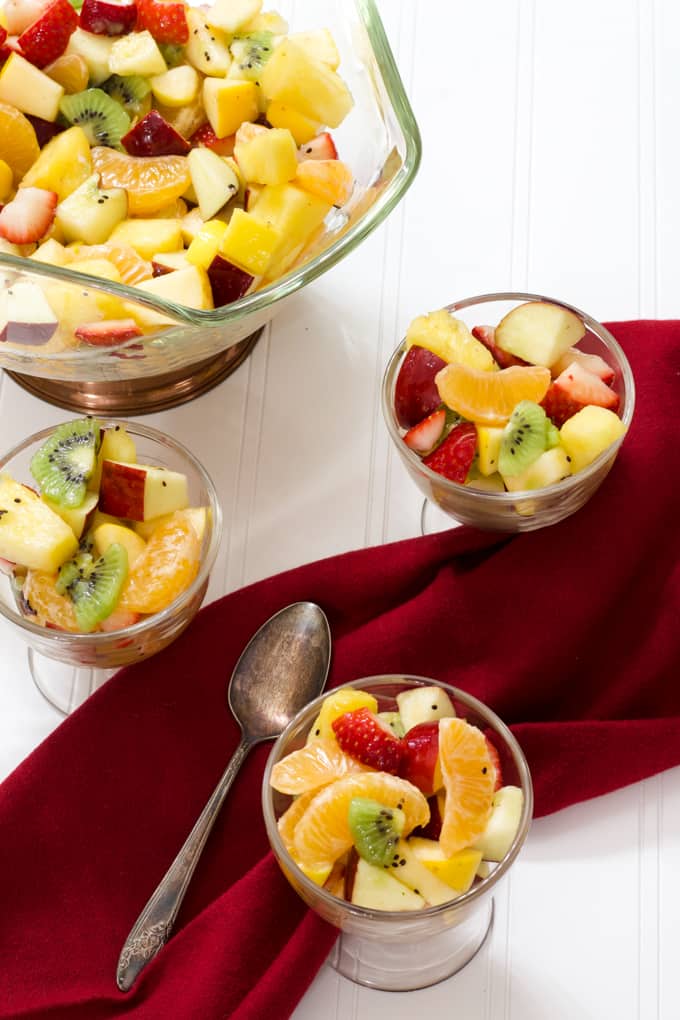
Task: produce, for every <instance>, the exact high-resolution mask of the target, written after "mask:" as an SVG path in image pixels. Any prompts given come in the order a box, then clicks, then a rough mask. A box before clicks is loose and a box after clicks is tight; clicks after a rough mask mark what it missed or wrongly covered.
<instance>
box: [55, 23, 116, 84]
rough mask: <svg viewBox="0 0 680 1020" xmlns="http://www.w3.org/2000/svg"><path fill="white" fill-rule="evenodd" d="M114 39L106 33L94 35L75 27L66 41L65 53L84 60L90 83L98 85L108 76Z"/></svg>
mask: <svg viewBox="0 0 680 1020" xmlns="http://www.w3.org/2000/svg"><path fill="white" fill-rule="evenodd" d="M113 43H114V39H113V37H111V36H108V35H95V34H94V33H93V32H85V31H84V30H83V29H82V28H77V29H76V30H75V32H74V33H73V35H72V36H71V38H70V39H69V41H68V46H67V47H66V55H67V56H68V55H69V54H71V53H75V54H77V55H78V56H79V57H82V59H83V60H84V61H85V63H86V65H87V70H88V73H89V77H90V85H100V84H101V83H102V82H103V81H106V79H107V78H108V77H109V76H110V74H111V70H110V68H109V59H110V57H111V50H112V48H113Z"/></svg>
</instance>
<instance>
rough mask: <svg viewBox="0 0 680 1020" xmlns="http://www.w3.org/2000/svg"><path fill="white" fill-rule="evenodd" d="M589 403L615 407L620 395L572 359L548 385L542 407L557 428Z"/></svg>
mask: <svg viewBox="0 0 680 1020" xmlns="http://www.w3.org/2000/svg"><path fill="white" fill-rule="evenodd" d="M588 404H596V405H597V406H598V407H607V408H609V410H611V411H616V410H617V408H618V406H619V397H618V394H617V393H615V392H614V390H612V389H610V387H609V386H607V384H606V383H604V382H603V381H602V380H601V379H600V378H599V377H598V376H596V375H594V374H593V373H592V372H589V371H588V370H587V369H585V368H582V367H581V365H579V364H578V363H577V362H575V361H574V362H572V363H571V365H569V366H568V367H567V368H565V369H564V371H563V372H561V373H560V375H558V377H557V379H555V380H554V382H553V383H552V384H551V385H550V387H549V388H548V391H547V393H546V394H545V396H544V397H543V400H542V401H541V407H542V408H543V410H544V411H545V413H546V414H547V415H548V417H549V418H550V420H551V421H552V422H553V424H554V425H556V426H557V427H558V428H561V427H562V425H564V423H565V421H566V420H567V418H571V416H572V415H574V414H576V412H577V411H580V410H581V409H582V408H584V407H586V406H587V405H588Z"/></svg>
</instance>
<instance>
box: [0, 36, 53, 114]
mask: <svg viewBox="0 0 680 1020" xmlns="http://www.w3.org/2000/svg"><path fill="white" fill-rule="evenodd" d="M63 95H64V90H63V88H62V87H61V85H59V84H58V83H57V82H56V81H52V79H51V78H48V77H47V75H46V74H43V72H42V71H39V70H38V68H37V67H34V66H33V64H31V63H29V62H28V60H25V59H24V57H22V56H20V55H19V54H18V53H14V52H13V53H11V54H10V56H9V57H8V59H7V60H6V61H5V63H4V64H3V66H2V68H1V69H0V102H2V103H8V104H9V105H10V106H15V107H16V108H17V110H19V111H20V112H21V113H28V114H32V115H33V116H34V117H41V118H42V119H43V120H49V121H54V120H56V119H57V114H58V113H59V102H60V100H61V98H62V96H63Z"/></svg>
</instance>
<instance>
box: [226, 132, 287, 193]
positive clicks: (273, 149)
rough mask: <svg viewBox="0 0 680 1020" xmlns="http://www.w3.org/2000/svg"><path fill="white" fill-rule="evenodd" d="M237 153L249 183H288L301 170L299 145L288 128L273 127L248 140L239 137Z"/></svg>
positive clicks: (236, 155)
mask: <svg viewBox="0 0 680 1020" xmlns="http://www.w3.org/2000/svg"><path fill="white" fill-rule="evenodd" d="M234 155H235V157H236V159H237V161H238V165H239V167H240V169H241V171H242V173H243V176H244V177H245V179H246V181H247V182H248V183H250V182H251V181H252V182H253V183H255V184H285V183H286V181H292V179H293V178H294V177H295V175H296V173H297V170H298V160H297V146H296V144H295V139H294V138H293V136H292V134H291V133H290V131H288V130H287V129H286V128H271V129H270V130H269V131H263V132H262V133H258V134H256V135H255V136H254V137H253V138H251V139H250V140H249V141H247V142H245V143H240V142H239V141H238V140H237V142H236V145H235V146H234Z"/></svg>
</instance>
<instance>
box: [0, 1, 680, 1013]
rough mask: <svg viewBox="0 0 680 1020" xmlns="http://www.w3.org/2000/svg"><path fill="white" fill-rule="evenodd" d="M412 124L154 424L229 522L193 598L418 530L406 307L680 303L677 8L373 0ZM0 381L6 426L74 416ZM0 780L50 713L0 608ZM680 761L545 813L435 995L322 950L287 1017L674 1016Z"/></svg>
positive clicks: (11, 434)
mask: <svg viewBox="0 0 680 1020" xmlns="http://www.w3.org/2000/svg"><path fill="white" fill-rule="evenodd" d="M381 9H382V12H383V17H384V21H385V26H386V29H387V32H388V35H389V37H390V39H391V41H392V45H393V48H394V51H395V55H396V57H397V61H398V64H399V66H400V68H401V70H402V75H403V78H404V81H405V84H406V88H407V91H408V93H409V95H410V96H411V99H412V103H413V106H414V109H415V112H416V116H417V118H418V120H419V123H420V127H421V130H422V135H423V151H424V158H423V164H422V168H421V171H420V174H419V176H418V178H417V179H416V182H415V184H414V185H413V187H412V189H411V191H410V192H409V194H408V195H407V197H406V199H405V201H404V202H403V203H402V204H401V205H400V206H399V207H398V209H397V210H396V211H395V213H394V214H393V215H392V216H391V217H390V219H389V220H388V221H387V223H386V224H385V225H384V226H383V227H382V228H380V229H379V230H378V231H377V232H376V233H375V234H374V235H372V236H371V237H370V238H369V239H368V240H367V241H366V242H365V243H364V244H363V246H361V247H360V249H359V250H358V251H356V252H355V253H354V254H353V255H352V256H350V257H349V258H347V259H346V260H345V261H344V262H343V263H342V264H341V265H339V266H337V267H336V268H335V269H333V270H332V271H331V272H330V273H329V274H327V275H326V277H325V278H323V279H322V280H321V281H319V282H317V283H316V284H315V285H314V286H313V287H312V288H311V289H310V290H309V292H307V293H305V294H303V295H301V296H299V298H298V299H297V300H296V301H295V302H293V303H292V304H291V305H289V307H288V309H287V310H285V311H284V312H283V313H282V315H281V316H280V317H279V318H278V319H277V320H276V321H275V323H274V325H273V326H272V327H271V328H269V329H268V330H267V331H266V332H265V335H264V337H263V339H262V340H261V341H260V343H259V344H258V346H257V347H256V349H255V351H254V353H253V355H252V356H251V358H250V359H249V360H248V361H247V363H246V364H244V365H243V366H242V367H241V368H240V369H239V370H238V371H237V372H236V374H235V375H233V376H232V377H231V378H229V379H228V380H226V381H225V382H224V383H222V385H221V386H219V387H218V388H217V389H215V390H213V391H212V392H211V393H209V394H207V395H206V396H204V397H202V398H201V399H199V400H198V401H195V402H194V403H192V404H188V405H186V406H184V407H180V408H177V409H175V410H172V411H168V412H164V413H162V414H158V415H153V416H151V417H150V418H149V419H147V420H148V421H149V422H150V424H153V425H157V426H160V427H161V428H163V429H165V430H166V431H167V432H169V433H171V434H173V435H175V436H177V437H178V438H180V439H181V440H182V441H183V442H184V443H186V444H187V445H188V446H189V447H190V448H191V449H193V450H194V451H196V453H197V454H198V455H199V457H200V458H201V459H202V460H203V462H204V463H205V465H206V467H207V468H208V470H209V471H210V473H211V474H212V476H213V478H214V479H215V482H216V484H217V487H218V490H219V492H220V496H221V499H222V502H223V506H224V511H225V521H226V528H225V533H224V539H223V543H222V547H221V550H220V554H219V558H218V561H217V565H216V568H215V570H214V572H213V576H212V581H211V587H210V592H209V598H216V597H218V596H219V595H221V594H222V593H224V592H227V591H231V590H233V589H235V588H238V587H240V586H241V585H243V584H245V583H247V582H250V581H253V580H256V579H258V578H262V577H265V576H267V575H269V574H272V573H275V572H277V571H280V570H283V569H286V568H288V567H292V566H294V565H297V564H300V563H303V562H307V561H310V560H314V559H317V558H320V557H322V556H326V555H330V554H333V553H336V552H341V551H344V550H348V549H352V548H357V547H361V546H365V545H370V544H375V543H380V542H384V541H390V540H394V539H399V538H403V537H407V536H411V535H414V534H416V533H417V531H418V526H419V523H418V522H419V513H420V502H421V501H420V498H419V496H418V494H417V492H416V490H415V488H414V487H412V485H411V483H410V481H409V479H408V478H407V477H406V475H405V473H404V471H403V469H402V467H401V466H400V464H399V463H397V461H396V459H395V457H394V456H393V454H392V452H391V450H390V448H389V442H388V437H387V434H386V431H385V429H384V427H383V423H382V420H381V415H380V410H379V389H380V380H381V375H382V370H383V366H384V364H385V362H386V360H387V357H388V354H389V352H390V351H391V349H392V348H393V346H394V345H395V344H396V342H397V340H398V338H399V337H400V335H401V334H402V332H403V330H404V328H405V327H406V325H407V324H408V322H409V320H410V319H411V318H412V317H413V316H414V315H416V314H418V313H420V312H422V311H426V310H430V309H433V308H436V307H438V306H440V305H442V304H445V303H447V302H449V301H452V300H454V299H455V298H460V297H463V296H467V295H472V294H478V293H483V292H486V291H492V290H505V289H515V290H530V291H536V292H541V293H544V294H547V295H552V296H555V297H560V298H562V299H564V300H566V301H568V302H570V303H572V304H575V305H576V306H577V307H581V308H583V309H584V310H586V311H588V312H590V313H591V314H592V315H594V316H595V317H596V318H599V319H623V318H639V317H650V318H655V317H658V318H662V317H666V318H672V317H674V316H677V315H679V314H680V290H679V288H678V279H679V278H680V248H679V247H678V240H677V239H678V236H680V143H679V141H678V138H679V134H680V132H679V129H678V103H679V99H680V59H678V57H679V56H680V6H678V5H677V4H676V3H675V2H674V0H648V2H645V0H630V2H628V3H621V2H620V0H569V2H566V0H552V2H551V0H477V2H476V3H474V4H464V3H462V2H456V3H448V2H445V0H419V2H416V0H383V2H382V4H381ZM70 416H71V415H70V413H69V412H66V411H60V410H58V409H55V408H52V407H49V406H48V405H46V404H43V403H41V402H40V401H38V400H36V399H34V398H32V397H30V396H28V395H26V394H25V393H23V392H22V391H21V390H20V389H19V388H18V387H17V386H16V385H15V384H14V383H13V382H11V381H10V380H9V379H8V378H7V377H2V378H0V421H1V422H2V444H1V445H2V447H3V448H7V447H9V446H10V445H12V444H14V443H15V442H17V441H18V440H19V439H20V438H22V437H23V436H24V435H25V434H26V433H27V431H33V430H34V429H36V428H38V427H43V426H46V425H49V424H51V423H55V422H58V421H62V420H65V419H67V418H68V417H70ZM0 674H1V679H2V682H1V683H0V778H4V777H5V776H6V775H7V774H8V773H9V772H10V771H11V770H12V768H14V766H16V765H17V764H18V763H19V762H20V761H21V760H22V759H23V758H24V757H25V756H26V755H27V754H28V753H29V752H30V750H31V749H32V748H33V747H35V746H36V745H37V744H38V743H39V742H40V741H41V740H42V739H43V738H44V737H46V736H47V735H48V734H49V733H50V732H51V731H52V730H53V729H54V727H55V726H57V725H58V724H59V722H60V717H59V716H58V715H57V714H56V712H53V710H52V709H50V708H49V706H48V705H47V704H46V703H45V702H44V701H43V700H42V698H41V697H40V695H39V694H38V693H37V691H36V690H35V688H34V687H33V684H32V682H31V680H30V677H29V674H28V668H27V664H26V653H25V646H24V645H23V643H22V642H21V641H20V640H19V639H18V638H17V637H16V636H15V635H14V634H13V632H12V630H11V629H10V628H9V626H8V625H7V624H6V623H5V622H4V621H2V620H0ZM679 861H680V769H676V770H673V771H670V772H667V773H665V774H663V775H662V776H658V777H655V778H653V779H650V780H647V781H646V782H644V783H641V784H638V785H637V786H634V787H630V788H628V789H626V790H622V791H619V792H617V793H615V794H612V795H610V796H609V797H606V798H603V799H601V800H599V801H593V802H590V803H586V804H583V805H579V806H577V807H575V808H571V809H569V810H567V811H563V812H561V813H560V814H558V815H555V816H552V817H550V818H547V819H544V820H542V821H540V822H537V823H535V825H534V827H533V830H532V833H531V836H530V838H529V841H528V844H527V846H526V848H525V852H524V854H523V857H522V858H521V859H520V861H519V862H518V864H517V866H516V869H515V872H514V874H513V875H512V876H511V878H510V881H509V882H508V884H507V885H506V887H505V888H504V889H503V890H502V891H501V894H500V897H499V898H498V900H497V904H496V906H497V913H496V924H495V928H494V931H493V934H492V937H491V939H490V940H489V941H488V942H487V944H486V945H485V947H484V948H483V950H482V951H481V953H480V954H479V955H478V957H477V958H476V959H475V960H474V961H473V963H471V964H470V965H469V966H468V967H467V968H466V969H465V970H464V971H462V972H461V973H460V974H459V975H457V976H456V977H454V978H452V979H451V980H449V981H447V982H444V983H442V984H441V985H438V986H436V987H433V988H431V989H427V990H425V991H419V992H412V993H405V994H390V993H380V992H375V991H370V990H367V989H361V988H359V987H358V986H354V985H352V984H350V983H349V982H348V981H346V980H345V979H343V978H339V977H338V976H337V975H336V974H335V972H334V971H332V970H331V969H330V968H326V969H324V970H322V972H321V973H320V974H319V976H318V977H317V979H316V980H315V982H314V984H313V985H312V987H311V989H310V990H309V992H308V994H307V995H306V997H305V998H304V1000H303V1001H302V1002H301V1004H300V1005H299V1007H298V1009H297V1011H296V1013H295V1020H326V1018H329V1020H332V1018H337V1020H382V1018H385V1020H387V1018H388V1017H389V1018H390V1020H406V1018H409V1020H410V1018H412V1017H414V1016H418V1015H423V1016H424V1015H427V1016H429V1017H431V1018H433V1020H444V1018H446V1020H448V1018H450V1017H452V1016H456V1017H457V1018H460V1020H501V1018H502V1020H546V1018H547V1017H550V1020H609V1018H612V1020H613V1018H616V1020H677V1018H678V1016H679V1015H680V1013H679V1007H678V1002H679V1001H680V968H679V967H678V966H677V956H678V948H679V945H680V936H678V921H679V920H680V868H679V867H678V862H679Z"/></svg>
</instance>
